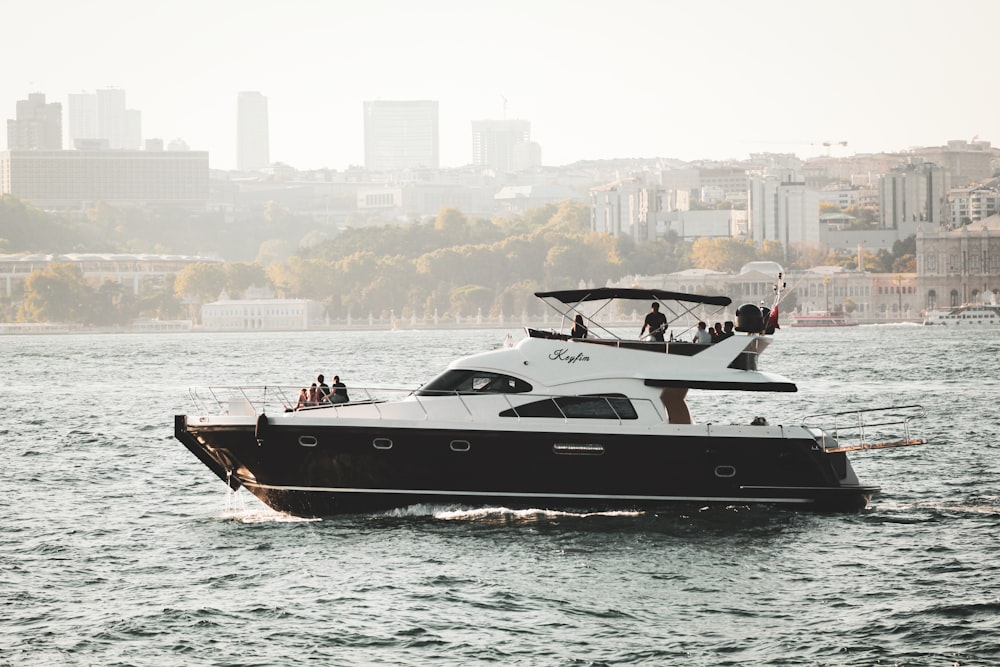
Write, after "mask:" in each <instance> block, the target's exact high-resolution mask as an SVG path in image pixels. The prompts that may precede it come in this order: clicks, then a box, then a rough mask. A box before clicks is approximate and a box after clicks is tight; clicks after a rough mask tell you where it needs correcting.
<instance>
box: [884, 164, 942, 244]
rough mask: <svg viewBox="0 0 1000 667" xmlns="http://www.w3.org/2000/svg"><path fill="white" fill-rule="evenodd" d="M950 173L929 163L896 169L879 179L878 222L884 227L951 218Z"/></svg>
mask: <svg viewBox="0 0 1000 667" xmlns="http://www.w3.org/2000/svg"><path fill="white" fill-rule="evenodd" d="M950 189H951V172H950V171H949V170H948V169H945V168H943V167H940V166H938V165H936V164H932V163H930V162H924V163H922V164H910V165H907V166H906V167H903V168H900V169H894V170H893V171H891V172H889V173H888V174H886V175H885V176H883V177H882V178H881V179H880V180H879V222H880V226H881V227H882V228H884V229H897V228H900V227H903V226H905V225H906V223H910V226H913V224H914V223H916V222H930V223H932V224H935V225H941V224H946V223H947V222H948V221H949V220H950V218H951V211H950V210H949V208H950V207H949V206H948V190H950Z"/></svg>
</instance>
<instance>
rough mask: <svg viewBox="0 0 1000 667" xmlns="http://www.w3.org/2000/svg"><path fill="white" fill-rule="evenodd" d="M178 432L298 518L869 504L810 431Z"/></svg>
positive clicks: (178, 427)
mask: <svg viewBox="0 0 1000 667" xmlns="http://www.w3.org/2000/svg"><path fill="white" fill-rule="evenodd" d="M175 435H176V437H177V438H178V439H179V440H180V441H181V442H183V443H184V444H185V446H187V448H188V449H190V450H191V452H192V453H194V454H195V456H197V457H198V459H199V460H201V461H202V462H203V463H204V464H205V465H206V466H208V467H209V468H210V469H211V470H213V472H215V473H216V475H218V476H219V478H220V479H222V480H223V481H225V482H227V483H228V484H229V485H230V486H231V487H232V488H233V489H236V488H239V487H240V486H244V487H246V488H247V489H248V490H249V491H250V492H251V493H253V494H254V495H255V496H257V497H258V498H260V500H262V501H263V502H264V503H265V504H267V505H268V506H270V507H272V508H273V509H275V510H278V511H281V512H287V513H290V514H294V515H298V516H324V515H331V514H341V513H354V512H369V511H379V510H386V509H392V508H397V507H406V506H409V505H414V504H420V503H427V504H459V505H471V506H504V507H534V508H544V509H568V510H588V511H593V510H604V509H640V510H655V509H657V508H661V507H668V506H671V505H676V504H677V503H698V504H714V503H721V504H747V503H769V504H770V503H774V504H787V505H790V506H794V507H799V508H803V509H811V510H819V511H850V510H858V509H863V508H864V507H865V506H866V505H867V504H868V501H869V500H870V498H871V496H872V495H873V494H874V493H877V492H878V490H879V489H878V487H874V486H860V485H849V484H845V482H844V479H845V478H846V477H847V461H846V457H845V454H844V453H842V452H841V453H826V452H824V451H823V450H822V449H821V448H820V447H818V446H817V444H816V442H815V441H814V440H812V439H810V438H805V439H791V438H752V437H742V438H734V437H713V436H709V435H700V436H686V437H666V436H655V435H641V436H639V435H621V434H601V435H595V434H586V433H551V432H527V433H526V432H513V431H508V432H505V431H476V430H454V429H440V430H434V429H414V428H386V427H385V425H384V424H377V425H375V426H371V427H368V426H366V427H350V426H320V427H317V426H300V425H294V426H275V425H273V424H269V423H268V422H267V420H266V418H265V419H262V420H261V422H260V423H258V425H257V426H256V427H254V426H220V425H196V424H192V425H190V426H189V425H187V423H186V419H185V417H184V416H177V417H176V420H175Z"/></svg>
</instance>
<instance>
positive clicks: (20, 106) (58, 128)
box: [7, 93, 62, 150]
mask: <svg viewBox="0 0 1000 667" xmlns="http://www.w3.org/2000/svg"><path fill="white" fill-rule="evenodd" d="M16 114H17V115H16V118H14V119H11V120H8V121H7V148H9V149H10V150H32V149H41V150H51V149H59V148H61V147H62V105H61V104H59V103H58V102H50V103H48V104H46V103H45V94H44V93H30V94H29V95H28V99H26V100H18V101H17V110H16Z"/></svg>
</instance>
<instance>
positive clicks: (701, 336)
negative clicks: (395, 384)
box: [303, 301, 736, 391]
mask: <svg viewBox="0 0 1000 667" xmlns="http://www.w3.org/2000/svg"><path fill="white" fill-rule="evenodd" d="M647 332H648V333H647ZM666 333H667V316H666V315H664V314H663V313H661V312H660V304H659V303H657V302H655V301H654V302H653V305H652V306H650V310H649V312H648V313H646V319H645V320H644V321H643V323H642V329H640V330H639V340H646V337H647V336H648V337H649V338H648V339H649V340H654V341H659V342H661V343H662V342H663V341H664V336H665V335H666ZM569 335H570V337H572V338H586V337H587V327H586V325H585V324H584V323H583V315H577V316H576V318H575V319H574V320H573V329H572V331H570V334H569ZM735 335H736V331H735V325H734V324H733V323H732V322H731V321H729V320H727V321H726V323H725V325H723V324H722V322H716V323H715V325H714V326H712V327H711V328H709V326H708V324H707V323H705V322H698V329H697V330H696V331H695V333H694V339H693V340H692V341H691V342H692V343H697V344H698V345H711V344H712V343H718V342H719V341H720V340H725V339H727V338H729V337H730V336H735ZM670 340H674V339H673V338H672V337H671V339H670ZM677 340H680V339H677ZM320 377H322V376H320ZM303 391H305V390H303Z"/></svg>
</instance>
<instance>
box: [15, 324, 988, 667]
mask: <svg viewBox="0 0 1000 667" xmlns="http://www.w3.org/2000/svg"><path fill="white" fill-rule="evenodd" d="M507 333H511V334H512V335H513V336H514V338H515V340H516V339H520V338H521V337H522V336H523V333H522V332H521V331H519V330H518V329H516V328H510V329H496V330H454V331H434V332H429V331H392V332H358V331H349V332H310V333H253V334H249V333H248V334H201V333H187V334H121V335H119V334H103V335H96V334H91V335H37V336H4V337H0V402H2V405H3V410H2V413H0V414H2V419H0V455H2V459H0V465H2V468H0V471H2V477H0V665H3V666H4V667H7V666H11V667H13V666H17V667H22V666H34V665H44V666H49V665H53V666H61V665H72V666H76V665H80V666H83V665H100V666H102V667H106V666H113V665H150V666H152V665H156V666H161V665H218V666H220V667H221V666H233V667H235V666H250V665H260V666H265V665H268V666H270V665H324V666H325V665H435V666H438V665H490V664H492V665H505V666H506V665H560V666H584V665H683V666H685V667H691V666H713V667H714V666H718V665H796V666H797V665H817V666H818V665H866V666H867V665H900V666H903V665H907V666H916V665H927V666H935V667H937V666H942V667H944V666H951V665H998V664H1000V597H998V596H1000V406H998V403H1000V400H998V399H1000V380H998V376H1000V328H994V329H989V328H986V329H972V328H964V327H963V328H949V327H921V326H915V325H883V326H858V327H853V328H843V329H829V330H816V329H813V330H809V329H789V328H786V329H782V330H780V331H779V332H778V333H777V335H776V336H775V337H774V342H773V344H772V346H771V347H770V348H769V349H768V350H767V351H766V352H765V353H764V355H763V356H762V358H761V367H762V370H769V371H774V372H777V373H781V374H783V375H786V376H787V377H789V378H791V379H792V380H794V381H796V382H797V383H798V384H799V388H800V391H799V393H797V394H775V395H762V394H759V393H753V392H747V393H740V392H734V393H729V394H720V393H717V392H706V393H704V394H702V395H700V396H697V397H693V398H692V400H691V401H690V402H691V404H692V412H693V413H694V415H695V417H696V419H698V420H699V421H712V422H717V423H733V422H737V423H743V422H749V421H750V420H751V419H752V418H753V417H755V416H758V415H759V416H765V417H767V419H768V420H769V421H770V422H771V423H799V422H800V421H801V420H802V419H803V418H804V417H807V416H809V415H812V414H816V413H823V412H831V411H838V410H849V409H857V408H864V407H876V406H880V405H893V404H896V405H905V404H912V403H918V404H922V405H924V406H925V408H926V411H927V416H926V418H925V419H923V420H920V421H917V422H914V423H913V429H914V432H915V434H916V435H920V436H923V437H926V438H927V439H928V440H929V441H930V442H929V443H928V444H926V445H921V446H916V447H905V448H898V449H886V450H880V451H866V452H860V453H854V454H852V455H851V456H852V460H853V461H854V464H855V467H856V470H857V472H858V475H859V477H861V479H862V480H863V481H865V482H872V483H877V484H880V485H881V486H882V489H883V490H882V493H881V494H880V495H878V496H876V497H875V498H874V499H873V502H872V505H871V506H870V507H869V508H868V509H866V510H864V511H861V512H857V513H847V514H815V513H810V512H802V511H793V510H789V509H779V508H769V507H757V508H750V507H745V506H733V507H725V508H724V507H713V508H705V507H698V506H678V507H677V508H675V509H673V508H672V509H671V510H669V511H664V512H660V513H655V514H654V513H629V512H624V513H609V514H591V515H580V514H567V513H559V512H549V511H541V510H538V511H517V512H515V511H510V510H508V509H505V508H502V507H491V508H468V507H452V506H445V505H442V506H419V507H410V508H406V509H403V510H399V511H393V512H388V513H378V514H371V515H352V516H342V517H335V518H327V519H322V520H301V519H295V518H291V517H287V516H283V515H280V514H276V513H274V512H272V511H270V510H269V509H267V508H266V507H264V506H263V505H261V504H260V503H259V502H258V501H256V500H255V499H254V498H252V497H250V496H249V495H248V494H246V493H245V492H242V493H239V494H231V493H229V492H228V490H227V488H226V486H225V485H224V484H223V483H222V482H220V481H219V479H218V478H216V477H215V475H214V474H213V473H211V472H210V471H209V470H208V469H207V468H205V467H204V466H203V465H202V464H201V463H199V462H198V461H197V460H196V459H195V457H194V456H192V455H191V454H190V453H189V452H188V451H187V450H186V449H185V448H184V447H183V446H182V445H181V444H180V443H179V442H177V441H176V440H174V439H173V433H172V426H173V415H174V414H179V413H186V412H190V411H191V405H190V403H189V397H188V388H189V387H193V386H207V385H241V384H252V385H261V384H265V383H266V384H284V385H300V386H302V385H305V384H307V383H308V382H310V381H311V380H312V379H313V378H314V377H315V375H316V374H317V373H319V372H322V373H325V374H326V376H327V378H330V377H332V376H333V375H335V374H339V375H340V376H341V378H342V379H343V380H344V381H345V382H346V383H347V385H348V386H349V387H351V386H364V385H368V386H381V387H397V386H398V387H416V386H418V385H420V384H421V383H422V382H424V381H426V380H428V379H429V378H430V377H431V376H433V375H434V374H436V373H437V372H438V371H439V370H440V369H441V368H443V367H444V365H445V364H447V363H448V362H449V361H450V360H451V359H453V358H454V357H456V356H459V355H465V354H469V353H473V352H479V351H483V350H487V349H490V348H492V347H494V346H495V345H497V344H499V343H501V342H502V340H503V338H504V336H505V334H507Z"/></svg>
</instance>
